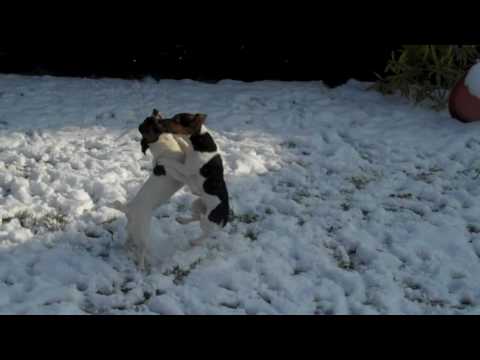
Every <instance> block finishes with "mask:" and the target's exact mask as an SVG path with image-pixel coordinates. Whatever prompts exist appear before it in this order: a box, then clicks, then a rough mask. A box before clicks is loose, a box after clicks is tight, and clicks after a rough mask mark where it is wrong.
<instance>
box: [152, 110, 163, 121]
mask: <svg viewBox="0 0 480 360" xmlns="http://www.w3.org/2000/svg"><path fill="white" fill-rule="evenodd" d="M152 116H153V117H154V118H155V119H162V115H160V112H159V111H158V110H157V109H153V111H152Z"/></svg>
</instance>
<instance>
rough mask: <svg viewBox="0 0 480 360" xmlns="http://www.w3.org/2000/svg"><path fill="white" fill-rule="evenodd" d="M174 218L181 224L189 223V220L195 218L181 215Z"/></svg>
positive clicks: (191, 220)
mask: <svg viewBox="0 0 480 360" xmlns="http://www.w3.org/2000/svg"><path fill="white" fill-rule="evenodd" d="M175 220H177V222H178V223H180V224H182V225H187V224H190V223H191V222H193V221H195V219H192V218H186V217H181V216H178V217H176V218H175Z"/></svg>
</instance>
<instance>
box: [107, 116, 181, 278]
mask: <svg viewBox="0 0 480 360" xmlns="http://www.w3.org/2000/svg"><path fill="white" fill-rule="evenodd" d="M158 116H160V115H159V113H158V111H156V110H154V111H153V113H152V115H151V116H150V117H148V118H146V119H145V121H144V122H143V123H142V124H141V125H140V126H139V131H140V132H141V133H142V151H143V152H144V153H145V152H146V150H147V149H150V152H151V153H152V155H153V166H154V167H155V166H156V164H157V163H158V162H159V160H160V159H171V160H175V161H179V162H181V163H183V162H184V161H185V153H184V152H183V151H182V149H181V147H180V146H179V145H178V143H177V141H176V140H175V137H174V136H173V135H172V134H159V133H157V134H156V135H155V129H154V122H155V121H154V120H155V118H157V117H158ZM157 169H158V168H157ZM183 185H184V184H183V183H181V182H179V181H177V180H175V179H173V178H172V177H171V176H169V175H166V174H161V173H159V172H158V171H155V173H153V174H151V175H150V177H149V178H148V180H147V181H146V182H145V184H144V185H143V186H142V188H141V189H140V190H139V191H138V193H137V194H136V196H135V197H134V198H133V199H132V200H131V201H130V202H129V203H128V205H127V206H126V207H122V206H121V205H118V204H117V205H116V207H117V208H118V209H119V210H122V211H124V212H125V214H126V216H127V219H128V225H127V233H128V237H127V243H126V245H127V248H130V249H132V250H134V252H135V254H136V258H137V262H138V266H139V268H140V269H141V270H143V269H145V261H146V260H147V262H148V259H146V257H147V252H148V250H149V245H150V224H151V220H152V213H153V210H154V209H155V208H157V207H158V206H160V205H162V204H164V203H166V202H167V201H168V200H169V199H170V198H171V197H172V196H173V195H174V194H175V193H176V192H177V191H178V190H180V189H181V188H182V187H183Z"/></svg>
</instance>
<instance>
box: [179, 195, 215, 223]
mask: <svg viewBox="0 0 480 360" xmlns="http://www.w3.org/2000/svg"><path fill="white" fill-rule="evenodd" d="M206 211H207V208H206V206H205V204H204V203H203V201H202V199H201V198H198V199H196V200H195V201H194V202H193V203H192V216H191V217H189V218H186V217H182V216H178V217H177V218H176V220H177V221H178V222H179V223H180V224H183V225H185V224H189V223H191V222H194V221H198V220H200V217H201V216H202V215H203V214H205V212H206Z"/></svg>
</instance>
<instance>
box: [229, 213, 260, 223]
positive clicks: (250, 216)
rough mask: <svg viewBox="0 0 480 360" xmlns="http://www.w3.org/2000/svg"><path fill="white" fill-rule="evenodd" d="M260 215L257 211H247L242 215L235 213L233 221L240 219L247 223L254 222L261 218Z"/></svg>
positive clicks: (239, 220)
mask: <svg viewBox="0 0 480 360" xmlns="http://www.w3.org/2000/svg"><path fill="white" fill-rule="evenodd" d="M259 218H260V217H259V216H258V215H257V214H255V213H253V212H252V213H245V214H240V215H233V217H232V222H233V221H238V222H242V223H245V224H253V223H255V222H257V221H258V220H259Z"/></svg>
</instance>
